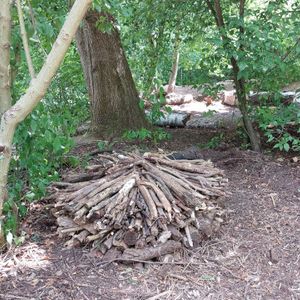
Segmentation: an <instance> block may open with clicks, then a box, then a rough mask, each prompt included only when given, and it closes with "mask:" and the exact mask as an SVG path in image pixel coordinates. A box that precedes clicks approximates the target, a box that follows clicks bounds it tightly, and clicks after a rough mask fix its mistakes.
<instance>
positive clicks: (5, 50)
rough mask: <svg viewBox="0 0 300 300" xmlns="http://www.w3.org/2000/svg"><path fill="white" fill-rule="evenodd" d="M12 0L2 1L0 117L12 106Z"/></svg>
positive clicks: (0, 15)
mask: <svg viewBox="0 0 300 300" xmlns="http://www.w3.org/2000/svg"><path fill="white" fill-rule="evenodd" d="M10 7H11V4H10V0H1V1H0V117H1V116H2V114H3V113H4V112H5V111H6V110H8V109H9V108H10V106H11V93H10V36H11V14H10Z"/></svg>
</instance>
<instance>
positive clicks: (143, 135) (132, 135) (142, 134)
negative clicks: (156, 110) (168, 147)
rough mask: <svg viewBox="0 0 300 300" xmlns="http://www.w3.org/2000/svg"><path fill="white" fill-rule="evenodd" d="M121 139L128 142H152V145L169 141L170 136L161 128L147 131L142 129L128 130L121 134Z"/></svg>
mask: <svg viewBox="0 0 300 300" xmlns="http://www.w3.org/2000/svg"><path fill="white" fill-rule="evenodd" d="M123 138H124V139H126V140H129V141H134V140H137V141H147V140H148V141H153V142H154V143H157V142H161V141H163V140H166V139H170V134H169V133H167V132H165V131H164V130H163V129H162V128H157V129H154V130H149V129H146V128H142V129H140V130H128V131H126V132H125V133H124V134H123Z"/></svg>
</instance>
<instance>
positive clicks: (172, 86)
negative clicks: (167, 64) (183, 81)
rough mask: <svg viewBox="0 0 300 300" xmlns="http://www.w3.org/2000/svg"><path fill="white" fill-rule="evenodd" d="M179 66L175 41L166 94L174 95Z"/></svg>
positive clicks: (177, 43)
mask: <svg viewBox="0 0 300 300" xmlns="http://www.w3.org/2000/svg"><path fill="white" fill-rule="evenodd" d="M178 65H179V40H176V41H175V47H174V54H173V65H172V72H171V74H170V79H169V85H168V89H167V93H174V91H175V85H176V79H177V73H178Z"/></svg>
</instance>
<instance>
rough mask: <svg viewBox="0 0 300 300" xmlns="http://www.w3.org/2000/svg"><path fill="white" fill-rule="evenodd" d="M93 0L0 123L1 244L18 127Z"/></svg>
mask: <svg viewBox="0 0 300 300" xmlns="http://www.w3.org/2000/svg"><path fill="white" fill-rule="evenodd" d="M91 2H92V0H76V2H75V3H74V5H73V8H72V9H71V12H70V13H69V15H68V17H67V18H66V21H65V24H64V25H63V27H62V29H61V31H60V34H59V36H58V37H57V40H56V42H55V43H54V44H53V47H52V50H51V52H50V53H49V55H48V57H47V59H46V62H45V64H44V66H43V67H42V69H41V71H40V72H39V74H38V76H37V77H36V78H35V79H33V80H32V81H31V83H30V86H29V88H28V89H27V91H26V93H25V94H24V95H23V96H22V97H21V98H20V99H19V100H18V101H17V103H16V104H15V105H14V106H12V107H11V108H10V109H9V110H7V111H6V112H5V113H4V114H3V115H2V118H1V124H0V247H1V244H2V243H3V242H4V238H3V236H4V234H3V227H2V223H3V217H2V209H3V202H4V201H5V199H6V197H7V188H6V184H7V174H8V169H9V163H10V159H11V149H12V141H13V136H14V133H15V129H16V127H17V125H18V123H20V122H22V121H23V120H24V119H25V118H26V117H27V116H28V115H29V114H30V112H31V111H32V110H33V109H34V107H35V106H36V105H37V104H38V102H39V101H40V100H41V99H42V98H43V96H44V95H45V93H46V91H47V89H48V87H49V85H50V83H51V80H52V78H53V76H54V75H55V73H56V71H57V69H58V68H59V66H60V64H61V62H62V60H63V58H64V56H65V54H66V52H67V50H68V48H69V46H70V44H71V42H72V39H73V37H74V35H75V33H76V30H77V28H78V27H79V24H80V21H81V20H82V19H83V17H84V15H85V14H86V12H87V10H88V8H89V6H90V4H91ZM1 12H2V11H1Z"/></svg>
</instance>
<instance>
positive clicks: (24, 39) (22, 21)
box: [16, 0, 35, 78]
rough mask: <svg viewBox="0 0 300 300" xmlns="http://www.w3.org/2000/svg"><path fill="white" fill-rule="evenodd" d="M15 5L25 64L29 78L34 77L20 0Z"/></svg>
mask: <svg viewBox="0 0 300 300" xmlns="http://www.w3.org/2000/svg"><path fill="white" fill-rule="evenodd" d="M16 5H17V10H18V16H19V23H20V31H21V37H22V41H23V47H24V51H25V56H26V61H27V65H28V70H29V73H30V76H31V78H34V77H35V72H34V67H33V63H32V59H31V56H30V50H29V43H28V38H27V32H26V28H25V22H24V17H23V11H22V6H21V2H20V0H16Z"/></svg>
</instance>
